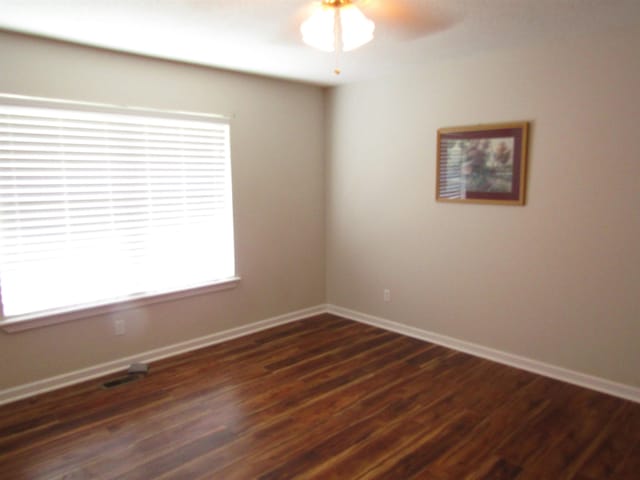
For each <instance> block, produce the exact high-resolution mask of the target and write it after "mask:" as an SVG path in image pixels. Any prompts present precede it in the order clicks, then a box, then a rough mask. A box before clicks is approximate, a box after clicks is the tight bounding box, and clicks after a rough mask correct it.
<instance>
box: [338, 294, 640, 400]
mask: <svg viewBox="0 0 640 480" xmlns="http://www.w3.org/2000/svg"><path fill="white" fill-rule="evenodd" d="M327 312H328V313H332V314H334V315H338V316H340V317H344V318H348V319H350V320H354V321H356V322H361V323H366V324H368V325H372V326H374V327H379V328H383V329H385V330H390V331H392V332H396V333H400V334H402V335H406V336H408V337H413V338H417V339H419V340H425V341H427V342H431V343H435V344H438V345H442V346H444V347H448V348H452V349H454V350H458V351H461V352H465V353H469V354H471V355H475V356H476V357H481V358H486V359H487V360H493V361H494V362H498V363H502V364H504V365H509V366H510V367H516V368H520V369H522V370H527V371H529V372H533V373H537V374H539V375H544V376H545V377H550V378H555V379H556V380H561V381H563V382H567V383H571V384H574V385H579V386H581V387H585V388H589V389H591V390H596V391H598V392H603V393H607V394H609V395H613V396H616V397H620V398H624V399H626V400H631V401H633V402H638V403H640V388H638V387H634V386H631V385H625V384H622V383H617V382H612V381H610V380H606V379H604V378H600V377H595V376H592V375H587V374H585V373H581V372H577V371H574V370H569V369H566V368H562V367H558V366H555V365H551V364H548V363H544V362H540V361H538V360H533V359H530V358H526V357H521V356H519V355H514V354H512V353H507V352H503V351H500V350H495V349H493V348H489V347H485V346H482V345H478V344H476V343H471V342H465V341H463V340H458V339H456V338H452V337H448V336H446V335H440V334H438V333H433V332H429V331H427V330H422V329H419V328H415V327H410V326H408V325H403V324H401V323H397V322H393V321H390V320H385V319H383V318H379V317H374V316H372V315H367V314H365V313H360V312H357V311H354V310H349V309H347V308H342V307H338V306H336V305H327Z"/></svg>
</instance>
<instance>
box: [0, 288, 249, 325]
mask: <svg viewBox="0 0 640 480" xmlns="http://www.w3.org/2000/svg"><path fill="white" fill-rule="evenodd" d="M239 282H240V277H231V278H228V279H225V280H221V281H218V282H215V283H209V284H205V285H199V286H196V287H190V288H186V289H184V290H177V291H176V290H173V291H170V292H159V293H146V294H141V295H138V296H131V297H127V298H121V299H115V300H108V301H105V302H101V303H96V304H90V305H79V306H75V307H72V308H68V309H59V310H49V311H46V312H38V313H33V314H27V315H19V316H15V317H10V318H6V319H2V320H0V328H1V329H2V330H4V331H5V332H7V333H14V332H22V331H25V330H31V329H33V328H40V327H46V326H49V325H56V324H58V323H64V322H70V321H72V320H80V319H83V318H89V317H95V316H97V315H104V314H107V313H113V312H119V311H122V310H131V309H134V308H140V307H144V306H147V305H152V304H154V303H161V302H169V301H172V300H178V299H180V298H186V297H193V296H196V295H205V294H207V293H211V292H218V291H221V290H229V289H232V288H235V287H236V286H237V285H238V283H239Z"/></svg>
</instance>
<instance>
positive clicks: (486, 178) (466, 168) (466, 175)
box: [436, 122, 529, 205]
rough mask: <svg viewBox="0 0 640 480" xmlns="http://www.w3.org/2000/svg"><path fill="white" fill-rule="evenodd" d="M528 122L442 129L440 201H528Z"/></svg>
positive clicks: (438, 177) (438, 164) (438, 174)
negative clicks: (526, 191) (526, 192)
mask: <svg viewBox="0 0 640 480" xmlns="http://www.w3.org/2000/svg"><path fill="white" fill-rule="evenodd" d="M528 134H529V123H528V122H511V123H496V124H489V125H474V126H463V127H448V128H440V129H438V140H437V142H438V144H437V159H436V201H438V202H454V203H487V204H500V205H524V204H525V187H526V171H527V168H526V167H527V144H528Z"/></svg>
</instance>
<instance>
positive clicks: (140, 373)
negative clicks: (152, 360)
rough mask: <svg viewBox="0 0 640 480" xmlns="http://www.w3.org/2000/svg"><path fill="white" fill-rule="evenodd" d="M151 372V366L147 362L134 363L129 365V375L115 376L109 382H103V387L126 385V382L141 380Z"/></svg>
mask: <svg viewBox="0 0 640 480" xmlns="http://www.w3.org/2000/svg"><path fill="white" fill-rule="evenodd" d="M148 372H149V366H148V365H147V364H146V363H132V364H131V365H130V366H129V370H128V371H127V375H125V376H124V377H118V378H114V379H113V380H109V381H108V382H104V383H103V384H102V388H103V389H105V390H106V389H109V388H114V387H117V386H119V385H124V384H125V383H131V382H135V381H136V380H140V379H141V378H143V377H144V376H145V375H146V374H147V373H148Z"/></svg>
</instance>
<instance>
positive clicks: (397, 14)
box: [355, 0, 458, 39]
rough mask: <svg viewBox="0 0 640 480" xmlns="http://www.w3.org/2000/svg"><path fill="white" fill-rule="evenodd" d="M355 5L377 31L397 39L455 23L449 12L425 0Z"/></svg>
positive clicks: (383, 0)
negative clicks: (372, 22)
mask: <svg viewBox="0 0 640 480" xmlns="http://www.w3.org/2000/svg"><path fill="white" fill-rule="evenodd" d="M355 3H356V5H357V6H358V7H359V8H360V9H361V10H362V12H363V13H364V14H365V15H367V16H368V17H369V18H371V19H372V20H373V21H374V22H375V23H376V26H377V27H378V28H377V30H378V31H379V32H381V33H382V32H389V33H391V34H392V35H394V36H398V37H401V38H408V39H412V38H418V37H422V36H425V35H428V34H431V33H435V32H438V31H441V30H445V29H447V28H449V27H451V26H453V24H455V23H457V21H458V19H456V18H455V16H454V15H453V13H452V12H448V11H445V10H443V8H442V7H440V8H438V7H436V6H435V5H434V4H433V3H432V2H429V1H427V0H414V1H411V0H358V1H357V2H355Z"/></svg>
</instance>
